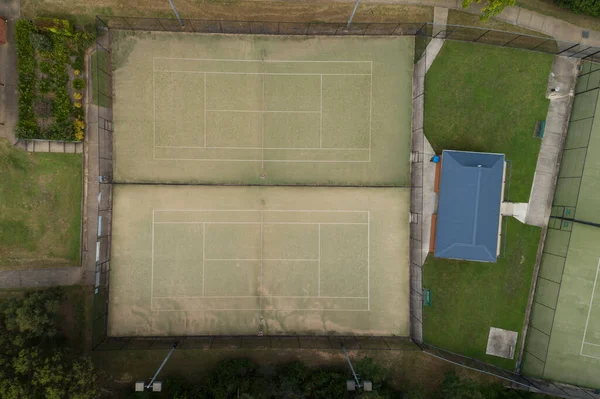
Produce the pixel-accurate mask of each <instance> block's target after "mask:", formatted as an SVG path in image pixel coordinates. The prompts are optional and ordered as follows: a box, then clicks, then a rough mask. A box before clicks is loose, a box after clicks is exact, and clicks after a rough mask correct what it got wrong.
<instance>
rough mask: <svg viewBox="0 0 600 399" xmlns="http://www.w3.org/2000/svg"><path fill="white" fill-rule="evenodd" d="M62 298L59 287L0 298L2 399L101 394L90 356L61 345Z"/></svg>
mask: <svg viewBox="0 0 600 399" xmlns="http://www.w3.org/2000/svg"><path fill="white" fill-rule="evenodd" d="M61 299H62V292H61V291H60V290H59V289H48V290H40V291H32V292H30V293H27V294H26V295H25V296H24V297H22V298H19V297H14V296H13V297H10V298H8V299H7V300H5V301H3V302H0V398H3V399H22V398H48V399H61V398H72V399H87V398H97V397H99V396H101V390H100V388H99V387H100V385H99V376H100V375H99V373H98V372H97V371H96V369H95V368H94V365H93V364H92V362H91V360H90V359H89V358H87V357H77V356H76V355H75V354H72V353H69V352H68V351H67V350H65V349H63V348H61V345H60V339H59V338H60V334H59V331H58V327H57V326H58V322H59V311H60V304H61Z"/></svg>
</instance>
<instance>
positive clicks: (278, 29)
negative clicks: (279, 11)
mask: <svg viewBox="0 0 600 399" xmlns="http://www.w3.org/2000/svg"><path fill="white" fill-rule="evenodd" d="M277 34H278V35H281V22H277Z"/></svg>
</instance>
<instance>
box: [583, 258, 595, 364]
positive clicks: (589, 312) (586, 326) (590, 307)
mask: <svg viewBox="0 0 600 399" xmlns="http://www.w3.org/2000/svg"><path fill="white" fill-rule="evenodd" d="M598 272H600V258H598V267H597V268H596V278H595V279H594V286H593V288H592V296H591V298H590V305H589V308H588V314H587V318H586V319H585V328H584V329H583V338H582V340H581V349H580V350H579V354H580V355H583V356H588V357H593V358H596V359H598V357H596V356H590V355H584V354H583V346H584V345H585V344H586V342H585V335H586V334H587V328H588V324H589V322H590V314H591V313H592V304H593V302H594V293H595V291H596V283H597V282H598Z"/></svg>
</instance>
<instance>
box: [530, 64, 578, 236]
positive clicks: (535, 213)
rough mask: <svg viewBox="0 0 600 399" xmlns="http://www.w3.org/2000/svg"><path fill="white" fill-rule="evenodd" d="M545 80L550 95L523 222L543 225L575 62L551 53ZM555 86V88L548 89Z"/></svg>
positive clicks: (570, 98) (570, 100)
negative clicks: (549, 75)
mask: <svg viewBox="0 0 600 399" xmlns="http://www.w3.org/2000/svg"><path fill="white" fill-rule="evenodd" d="M552 73H553V74H554V76H551V77H550V79H549V81H548V89H547V92H546V97H547V98H549V99H550V106H549V107H548V115H547V117H546V129H545V132H544V138H543V139H542V145H541V147H540V153H539V155H538V160H537V165H536V169H535V176H534V178H533V186H532V187H531V196H530V197H529V206H528V208H527V216H526V218H525V223H527V224H531V225H534V226H544V225H546V224H547V223H548V219H549V217H550V211H551V207H552V199H553V197H554V190H555V185H556V177H557V175H558V167H559V164H560V157H561V154H562V149H563V146H564V141H565V138H566V135H567V129H568V125H569V118H570V115H571V107H572V105H573V99H574V98H573V95H572V94H573V90H574V89H575V84H576V82H577V62H576V60H573V59H569V58H567V57H555V58H554V63H553V65H552ZM557 87H558V88H559V91H558V92H552V91H551V89H553V88H557Z"/></svg>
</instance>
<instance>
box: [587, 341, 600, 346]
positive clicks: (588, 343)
mask: <svg viewBox="0 0 600 399" xmlns="http://www.w3.org/2000/svg"><path fill="white" fill-rule="evenodd" d="M585 344H586V345H592V346H600V344H592V343H591V342H586V343H585Z"/></svg>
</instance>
